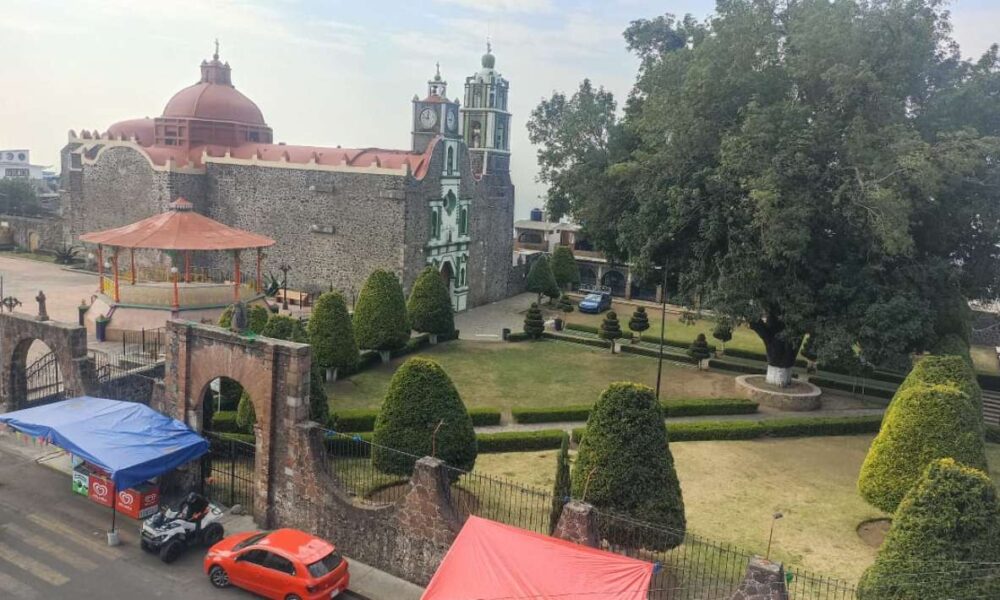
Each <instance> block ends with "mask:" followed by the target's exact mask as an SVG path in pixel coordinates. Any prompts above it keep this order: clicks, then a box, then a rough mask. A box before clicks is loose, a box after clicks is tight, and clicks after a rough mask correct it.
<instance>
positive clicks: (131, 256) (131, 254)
mask: <svg viewBox="0 0 1000 600" xmlns="http://www.w3.org/2000/svg"><path fill="white" fill-rule="evenodd" d="M128 260H129V269H130V270H131V272H132V285H135V248H129V249H128Z"/></svg>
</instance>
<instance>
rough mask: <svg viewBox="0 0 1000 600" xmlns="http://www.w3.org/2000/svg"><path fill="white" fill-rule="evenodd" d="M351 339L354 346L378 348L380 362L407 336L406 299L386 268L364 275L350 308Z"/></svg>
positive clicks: (408, 328) (397, 282)
mask: <svg viewBox="0 0 1000 600" xmlns="http://www.w3.org/2000/svg"><path fill="white" fill-rule="evenodd" d="M354 339H355V340H357V343H358V347H360V348H365V349H370V350H378V352H379V353H380V354H381V355H382V362H389V354H390V352H392V351H393V350H398V349H400V348H402V347H403V346H404V345H405V344H406V340H408V339H410V324H409V322H408V321H407V317H406V299H405V298H404V297H403V288H402V286H400V284H399V279H397V278H396V276H395V275H394V274H392V273H390V272H389V271H383V270H382V269H376V270H375V271H373V272H372V274H371V275H369V276H368V279H367V280H366V281H365V285H364V287H362V288H361V293H360V294H358V303H357V305H356V306H355V307H354Z"/></svg>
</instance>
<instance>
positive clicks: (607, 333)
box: [597, 310, 625, 353]
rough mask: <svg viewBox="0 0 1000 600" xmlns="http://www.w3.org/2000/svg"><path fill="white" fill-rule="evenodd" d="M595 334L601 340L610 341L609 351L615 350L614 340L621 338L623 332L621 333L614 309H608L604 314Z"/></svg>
mask: <svg viewBox="0 0 1000 600" xmlns="http://www.w3.org/2000/svg"><path fill="white" fill-rule="evenodd" d="M597 335H598V336H600V338H601V339H602V340H608V341H610V342H611V352H612V353H614V351H615V340H617V339H621V338H622V337H624V335H625V334H623V333H622V326H621V324H620V323H619V322H618V315H617V314H616V313H615V311H613V310H610V311H608V313H607V314H606V315H604V321H602V322H601V328H600V330H598V332H597Z"/></svg>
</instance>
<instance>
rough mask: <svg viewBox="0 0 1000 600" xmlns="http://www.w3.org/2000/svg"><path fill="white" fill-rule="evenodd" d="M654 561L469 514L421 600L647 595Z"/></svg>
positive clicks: (582, 599)
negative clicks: (650, 561)
mask: <svg viewBox="0 0 1000 600" xmlns="http://www.w3.org/2000/svg"><path fill="white" fill-rule="evenodd" d="M652 576H653V564H652V563H648V562H645V561H641V560H637V559H634V558H628V557H626V556H621V555H619V554H613V553H611V552H605V551H604V550H598V549H596V548H589V547H587V546H581V545H579V544H574V543H572V542H567V541H565V540H561V539H558V538H554V537H549V536H547V535H542V534H539V533H534V532H531V531H525V530H523V529H518V528H516V527H511V526H509V525H503V524H501V523H496V522H494V521H489V520H486V519H480V518H479V517H469V520H468V521H466V522H465V526H464V527H462V531H460V532H459V534H458V537H456V538H455V543H454V544H452V546H451V548H450V549H449V550H448V554H447V555H445V557H444V560H443V561H441V566H440V567H438V570H437V573H435V574H434V577H433V578H432V579H431V582H430V585H428V586H427V589H426V590H425V591H424V595H423V596H421V600H480V599H482V600H486V599H491V598H504V599H511V600H514V599H517V598H530V599H532V600H547V599H553V600H594V598H606V599H609V600H646V596H647V594H648V592H649V582H650V579H651V578H652Z"/></svg>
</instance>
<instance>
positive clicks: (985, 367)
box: [969, 346, 1000, 375]
mask: <svg viewBox="0 0 1000 600" xmlns="http://www.w3.org/2000/svg"><path fill="white" fill-rule="evenodd" d="M969 352H970V353H971V354H972V362H973V364H974V365H975V366H976V370H977V371H979V372H980V373H990V374H992V375H998V374H1000V361H998V360H997V351H996V349H995V348H993V347H992V346H973V347H971V348H970V349H969Z"/></svg>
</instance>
